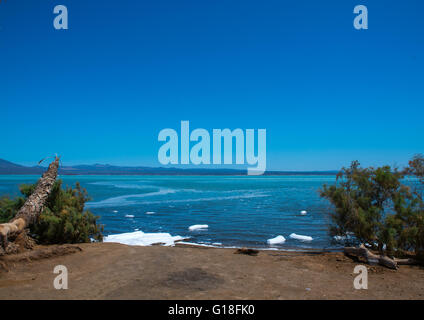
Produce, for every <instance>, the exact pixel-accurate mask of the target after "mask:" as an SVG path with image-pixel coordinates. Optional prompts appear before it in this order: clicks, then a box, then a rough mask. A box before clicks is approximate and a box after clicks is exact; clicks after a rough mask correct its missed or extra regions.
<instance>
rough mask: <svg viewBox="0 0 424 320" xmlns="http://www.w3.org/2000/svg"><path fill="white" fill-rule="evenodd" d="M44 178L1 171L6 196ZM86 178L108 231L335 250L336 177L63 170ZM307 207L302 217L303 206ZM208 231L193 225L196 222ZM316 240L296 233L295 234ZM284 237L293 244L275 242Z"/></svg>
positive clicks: (92, 205)
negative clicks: (323, 193) (329, 195)
mask: <svg viewBox="0 0 424 320" xmlns="http://www.w3.org/2000/svg"><path fill="white" fill-rule="evenodd" d="M38 178H39V177H38V176H0V194H9V195H12V196H14V195H18V194H19V190H18V186H19V185H20V184H22V183H32V182H36V181H37V179H38ZM60 178H61V179H62V180H63V181H64V184H65V185H74V184H75V182H77V181H79V182H80V183H81V185H82V186H83V187H84V188H86V189H87V191H88V192H89V194H90V196H91V197H92V201H90V202H88V203H87V205H86V206H87V208H88V209H90V210H91V211H92V212H93V213H95V214H96V215H99V216H100V217H101V219H100V222H101V223H102V224H104V225H105V234H107V235H110V234H121V233H128V232H134V231H137V230H140V231H143V232H145V233H169V234H171V235H172V236H177V235H178V236H182V237H188V238H190V239H189V240H187V241H189V242H193V243H200V244H213V245H216V246H237V247H238V246H247V247H258V248H268V247H273V248H279V249H291V248H329V247H333V246H334V244H333V243H332V241H331V238H330V236H329V235H328V233H327V226H328V223H329V220H328V212H329V210H330V205H329V203H328V202H327V201H326V200H323V199H321V198H320V197H319V194H318V189H319V188H320V187H321V186H322V185H323V184H324V183H327V184H332V183H334V181H335V176H260V177H257V176H255V177H253V176H252V177H249V176H243V177H242V176H61V177H60ZM302 210H305V211H307V214H306V215H302V214H301V211H302ZM198 224H201V225H208V228H207V229H203V230H195V231H190V230H189V229H188V228H189V227H190V226H192V225H198ZM292 233H296V234H298V235H306V236H311V237H312V238H313V240H312V241H301V240H296V239H291V238H290V237H289V235H290V234H292ZM278 235H282V236H283V237H285V238H286V242H284V243H282V244H277V245H273V246H270V245H268V243H267V240H268V239H271V238H275V237H276V236H278Z"/></svg>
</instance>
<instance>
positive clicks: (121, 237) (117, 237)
mask: <svg viewBox="0 0 424 320" xmlns="http://www.w3.org/2000/svg"><path fill="white" fill-rule="evenodd" d="M183 239H184V238H183V237H180V236H171V235H170V234H169V233H144V232H143V231H135V232H128V233H120V234H112V235H109V236H106V237H104V239H103V241H104V242H117V243H122V244H126V245H130V246H150V245H152V244H159V243H160V244H163V245H164V246H173V245H175V241H181V240H183Z"/></svg>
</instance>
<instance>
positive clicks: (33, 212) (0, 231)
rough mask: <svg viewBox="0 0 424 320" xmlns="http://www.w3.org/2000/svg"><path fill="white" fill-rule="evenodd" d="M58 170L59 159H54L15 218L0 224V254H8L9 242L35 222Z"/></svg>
mask: <svg viewBox="0 0 424 320" xmlns="http://www.w3.org/2000/svg"><path fill="white" fill-rule="evenodd" d="M58 168H59V158H58V157H56V158H55V160H54V161H53V162H52V163H51V164H50V165H49V168H48V169H47V171H46V172H44V174H43V175H42V177H41V178H40V180H39V181H38V183H37V186H36V187H35V190H34V192H33V193H32V194H31V195H30V196H29V197H28V199H27V200H26V201H25V203H24V205H23V206H22V207H21V208H20V209H19V211H18V212H17V214H16V215H15V217H14V218H13V219H12V220H10V221H9V222H8V223H3V224H0V254H4V253H8V252H9V251H10V250H9V249H10V245H11V243H9V240H10V239H13V238H16V237H17V236H18V235H20V234H21V233H22V232H24V231H25V229H26V228H28V227H29V226H30V225H31V224H33V223H34V222H36V221H37V218H38V216H39V215H40V214H41V212H42V211H43V209H44V205H45V203H46V200H47V198H48V197H49V195H50V193H51V191H52V189H53V185H54V183H55V181H56V177H57V171H58ZM12 246H13V245H12Z"/></svg>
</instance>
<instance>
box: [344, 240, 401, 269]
mask: <svg viewBox="0 0 424 320" xmlns="http://www.w3.org/2000/svg"><path fill="white" fill-rule="evenodd" d="M344 253H345V255H347V256H351V257H355V258H358V259H360V260H361V259H362V260H365V262H366V263H368V264H370V265H376V264H380V265H382V266H385V267H387V268H390V269H395V270H396V269H398V268H399V266H398V263H397V261H396V260H394V259H391V258H389V257H388V256H383V255H376V254H374V253H372V252H371V251H369V250H368V249H367V248H365V246H364V245H363V244H362V245H361V246H360V247H359V248H356V247H345V248H344Z"/></svg>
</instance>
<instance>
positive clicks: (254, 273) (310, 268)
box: [0, 243, 424, 299]
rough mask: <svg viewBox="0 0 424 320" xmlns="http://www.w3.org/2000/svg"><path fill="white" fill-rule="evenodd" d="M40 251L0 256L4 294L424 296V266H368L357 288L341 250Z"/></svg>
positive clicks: (100, 247) (89, 247) (108, 246)
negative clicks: (63, 271)
mask: <svg viewBox="0 0 424 320" xmlns="http://www.w3.org/2000/svg"><path fill="white" fill-rule="evenodd" d="M80 249H81V250H80ZM39 250H41V251H38V252H40V253H39V254H37V255H32V256H31V255H28V254H21V255H17V256H14V257H11V256H8V257H2V258H0V299H424V268H423V267H418V266H401V267H400V269H399V270H397V271H394V270H389V269H386V268H384V267H380V266H372V267H370V266H367V268H368V289H367V290H356V289H354V287H353V280H354V278H355V277H356V276H357V274H354V273H353V269H354V267H355V266H356V265H357V264H358V263H356V262H353V261H352V260H351V259H349V258H347V257H345V256H344V255H343V254H342V253H321V254H311V253H295V252H282V251H260V253H259V254H258V255H257V256H249V255H244V254H235V253H234V252H235V249H217V248H202V247H187V246H182V245H180V246H176V247H162V246H151V247H136V246H126V245H121V244H115V243H92V244H81V245H73V246H70V245H68V246H55V247H52V246H50V247H40V249H39ZM31 254H32V253H31ZM56 265H64V266H66V268H67V270H68V272H69V280H68V286H69V288H68V289H67V290H57V289H55V288H54V286H53V281H54V279H55V277H56V276H57V274H54V273H53V269H54V267H55V266H56Z"/></svg>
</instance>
